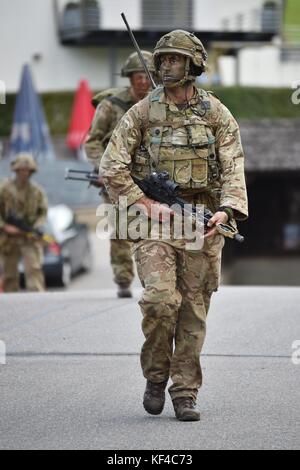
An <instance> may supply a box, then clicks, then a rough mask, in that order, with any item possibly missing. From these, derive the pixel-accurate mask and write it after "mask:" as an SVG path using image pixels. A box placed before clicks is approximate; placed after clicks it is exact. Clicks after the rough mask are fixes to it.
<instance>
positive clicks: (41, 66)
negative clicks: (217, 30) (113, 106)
mask: <svg viewBox="0 0 300 470" xmlns="http://www.w3.org/2000/svg"><path fill="white" fill-rule="evenodd" d="M34 54H40V55H41V60H40V61H34V59H33V56H34ZM108 55H109V50H107V49H106V48H97V47H92V48H78V47H63V46H62V45H61V44H60V43H59V39H58V35H57V32H56V25H55V20H54V13H53V4H52V0H1V15H0V81H3V82H5V84H6V88H7V92H14V91H16V90H17V89H18V86H19V81H20V73H21V68H22V65H23V64H24V63H26V62H27V63H29V64H30V65H31V68H32V71H33V75H34V79H35V83H36V86H37V88H38V90H39V91H49V90H50V91H55V90H73V89H75V88H76V87H77V84H78V81H79V80H80V79H81V78H86V79H88V81H89V83H90V85H91V87H92V88H94V89H98V88H100V87H105V86H108V85H109V81H110V73H109V65H108V64H109V61H108ZM121 56H122V54H121Z"/></svg>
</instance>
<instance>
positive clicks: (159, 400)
mask: <svg viewBox="0 0 300 470" xmlns="http://www.w3.org/2000/svg"><path fill="white" fill-rule="evenodd" d="M167 383H168V381H167V380H165V381H164V382H159V383H154V382H150V380H147V385H146V390H145V393H144V401H143V405H144V408H145V410H146V411H147V413H149V414H151V415H160V413H161V412H162V410H163V409H164V406H165V401H166V395H165V390H166V386H167Z"/></svg>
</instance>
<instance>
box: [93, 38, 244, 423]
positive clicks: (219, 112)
mask: <svg viewBox="0 0 300 470" xmlns="http://www.w3.org/2000/svg"><path fill="white" fill-rule="evenodd" d="M206 61H207V53H206V51H205V48H204V46H203V44H202V43H201V41H200V40H199V39H198V38H197V37H196V36H195V35H194V34H193V33H190V32H188V31H183V30H176V31H172V32H170V33H169V34H166V35H165V36H163V37H162V38H161V39H160V40H159V41H158V43H157V45H156V47H155V50H154V65H155V69H156V72H157V73H159V74H160V76H161V81H162V84H163V86H162V87H158V88H156V89H154V90H153V91H152V92H151V93H150V94H149V96H147V97H146V98H145V99H144V100H142V101H140V102H139V103H137V104H136V105H135V106H133V108H131V109H130V110H129V111H128V112H127V114H126V115H125V116H124V117H123V118H122V119H121V121H120V123H119V124H118V126H117V127H116V129H115V131H114V132H113V135H112V137H111V140H110V143H109V144H108V146H107V149H106V151H105V153H104V155H103V158H102V161H101V165H100V168H101V171H102V174H103V179H104V182H105V184H106V187H107V190H108V193H109V197H110V199H111V200H112V202H113V203H114V204H116V205H118V203H119V198H120V197H121V196H122V199H123V202H124V198H125V197H126V198H127V205H128V207H129V208H130V207H131V206H132V205H134V204H135V205H138V206H139V207H140V210H141V211H143V212H144V214H145V215H146V216H149V217H154V215H153V210H152V209H153V206H155V205H158V204H159V209H160V212H161V214H160V215H159V217H160V218H159V220H161V217H162V218H164V217H166V218H167V217H170V215H172V211H171V210H170V208H168V207H166V206H165V205H163V204H160V203H159V202H157V201H156V200H155V198H154V197H152V198H150V197H149V195H147V194H146V193H145V192H144V191H143V190H142V189H141V187H140V185H139V184H137V182H136V181H137V180H143V179H144V180H149V178H150V177H151V174H153V173H156V174H160V173H162V172H164V171H166V172H167V173H168V175H169V177H170V178H171V180H172V181H173V182H174V183H175V184H176V185H178V186H179V192H178V194H179V196H180V197H181V198H182V199H184V200H185V201H188V202H190V203H194V204H197V203H198V204H202V205H204V206H205V208H206V209H208V210H209V211H210V212H211V213H212V216H211V217H210V219H209V220H208V222H207V227H208V231H207V233H206V235H205V238H204V244H203V247H202V249H200V250H194V251H192V250H189V249H188V248H187V243H186V241H185V240H184V239H178V240H177V239H169V240H166V239H159V240H157V239H151V238H149V239H142V240H139V241H137V242H136V243H135V244H134V252H135V259H136V263H137V269H138V273H139V277H140V279H141V282H142V284H143V286H144V288H145V290H144V293H143V295H142V298H141V300H140V302H139V304H140V307H141V310H142V313H143V322H142V328H143V333H144V335H145V343H144V345H143V348H142V352H141V365H142V369H143V374H144V377H145V378H146V380H147V384H146V390H145V393H144V401H143V404H144V407H145V410H146V411H147V412H148V413H150V414H154V415H158V414H160V413H161V412H162V411H163V408H164V404H165V389H166V386H167V383H168V381H169V380H170V379H171V386H170V388H169V393H170V396H171V399H172V402H173V406H174V411H175V416H176V418H177V419H178V420H180V421H198V420H199V419H200V412H199V410H198V409H197V407H196V400H197V395H198V392H199V389H200V387H201V385H202V369H201V365H200V353H201V350H202V347H203V344H204V340H205V335H206V319H207V315H208V312H209V307H210V302H211V297H212V294H213V292H215V291H217V289H218V286H219V283H220V271H221V255H222V248H223V246H224V242H225V237H224V236H223V234H222V233H221V232H220V230H219V226H220V224H228V223H230V225H231V226H234V225H235V220H244V219H246V218H247V217H248V204H247V192H246V184H245V177H244V153H243V148H242V145H241V139H240V132H239V127H238V124H237V122H236V121H235V119H234V118H233V116H232V114H231V113H230V112H229V110H228V109H227V108H226V107H225V106H224V105H223V104H222V103H221V102H220V100H219V99H218V98H217V97H216V96H215V95H214V94H213V93H210V92H207V91H204V90H201V89H197V88H196V87H195V79H196V77H197V76H200V75H201V74H202V73H203V72H205V69H206ZM154 214H158V211H155V212H154Z"/></svg>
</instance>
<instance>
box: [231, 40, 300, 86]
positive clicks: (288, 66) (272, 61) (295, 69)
mask: <svg viewBox="0 0 300 470" xmlns="http://www.w3.org/2000/svg"><path fill="white" fill-rule="evenodd" d="M239 61H240V79H241V83H240V84H241V85H245V86H262V87H291V85H292V83H293V82H294V81H295V80H297V79H300V63H299V62H288V63H286V62H281V60H280V49H279V47H278V46H265V47H263V48H255V47H252V48H246V49H243V50H241V51H240V53H239Z"/></svg>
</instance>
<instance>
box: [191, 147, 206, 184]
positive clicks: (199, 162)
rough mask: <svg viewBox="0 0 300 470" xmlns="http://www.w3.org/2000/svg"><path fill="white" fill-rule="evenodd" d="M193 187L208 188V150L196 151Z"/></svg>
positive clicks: (193, 166) (193, 161)
mask: <svg viewBox="0 0 300 470" xmlns="http://www.w3.org/2000/svg"><path fill="white" fill-rule="evenodd" d="M192 181H193V182H192V187H193V188H206V186H207V183H208V149H195V158H194V159H193V160H192Z"/></svg>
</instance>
